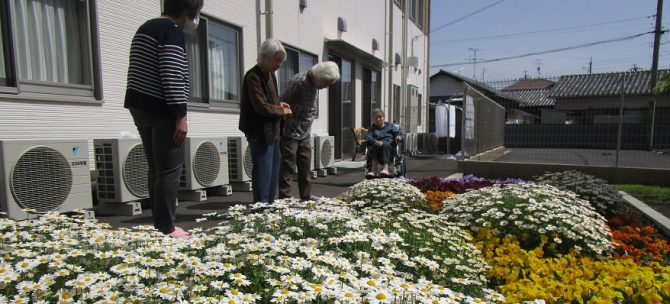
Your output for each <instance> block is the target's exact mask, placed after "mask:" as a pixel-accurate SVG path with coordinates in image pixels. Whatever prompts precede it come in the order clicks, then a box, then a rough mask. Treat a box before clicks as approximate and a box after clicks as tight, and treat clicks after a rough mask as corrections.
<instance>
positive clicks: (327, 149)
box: [321, 141, 333, 165]
mask: <svg viewBox="0 0 670 304" xmlns="http://www.w3.org/2000/svg"><path fill="white" fill-rule="evenodd" d="M332 149H333V147H332V145H331V143H330V141H324V142H323V145H322V146H321V160H322V162H323V161H324V160H328V159H330V158H331V157H332V156H333V155H332V154H333V151H332ZM324 165H326V163H325V162H324Z"/></svg>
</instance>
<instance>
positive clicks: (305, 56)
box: [279, 46, 317, 94]
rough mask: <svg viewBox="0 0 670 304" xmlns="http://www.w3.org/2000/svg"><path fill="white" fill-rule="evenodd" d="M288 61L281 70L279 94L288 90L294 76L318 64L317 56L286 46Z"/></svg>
mask: <svg viewBox="0 0 670 304" xmlns="http://www.w3.org/2000/svg"><path fill="white" fill-rule="evenodd" d="M284 49H286V61H284V63H283V64H282V65H281V67H280V68H279V93H280V94H281V92H282V91H283V90H284V89H286V86H287V85H288V81H289V80H291V77H293V75H295V74H298V73H300V72H304V71H306V70H308V69H309V68H311V67H312V66H313V65H315V64H316V62H317V56H316V55H312V54H310V53H307V52H304V51H301V50H299V49H296V48H292V47H288V46H284Z"/></svg>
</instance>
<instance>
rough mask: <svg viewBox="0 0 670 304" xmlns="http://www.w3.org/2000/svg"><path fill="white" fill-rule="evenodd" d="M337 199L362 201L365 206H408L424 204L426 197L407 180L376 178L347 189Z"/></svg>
mask: <svg viewBox="0 0 670 304" xmlns="http://www.w3.org/2000/svg"><path fill="white" fill-rule="evenodd" d="M339 198H341V199H343V200H344V201H347V202H355V201H363V202H365V203H366V204H375V203H382V204H388V203H392V202H398V203H405V204H410V205H421V204H424V203H425V200H426V197H425V196H424V195H423V193H421V191H420V190H419V189H418V188H417V187H414V186H412V185H411V184H410V183H409V182H408V181H407V180H405V179H400V178H376V179H370V180H364V181H362V182H360V183H358V184H355V185H353V186H351V188H349V191H347V192H345V193H344V194H342V195H340V196H339Z"/></svg>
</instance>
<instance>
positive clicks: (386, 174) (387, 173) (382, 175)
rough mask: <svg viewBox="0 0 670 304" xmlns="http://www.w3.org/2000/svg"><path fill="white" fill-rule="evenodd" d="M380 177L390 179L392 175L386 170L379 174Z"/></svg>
mask: <svg viewBox="0 0 670 304" xmlns="http://www.w3.org/2000/svg"><path fill="white" fill-rule="evenodd" d="M379 176H381V177H390V176H391V175H390V174H389V172H388V171H386V170H382V171H381V172H379Z"/></svg>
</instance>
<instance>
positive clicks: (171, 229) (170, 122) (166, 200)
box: [124, 0, 204, 238]
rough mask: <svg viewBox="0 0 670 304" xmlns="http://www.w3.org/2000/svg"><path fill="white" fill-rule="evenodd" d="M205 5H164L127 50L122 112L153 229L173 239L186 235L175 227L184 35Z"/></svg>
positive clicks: (180, 1)
mask: <svg viewBox="0 0 670 304" xmlns="http://www.w3.org/2000/svg"><path fill="white" fill-rule="evenodd" d="M203 5H204V0H164V2H163V7H164V12H163V15H162V16H160V17H158V18H154V19H151V20H149V21H147V22H145V23H144V24H142V25H141V26H140V28H139V29H138V30H137V32H136V33H135V36H134V37H133V41H132V43H131V45H130V63H129V65H128V84H127V89H126V98H125V103H124V107H126V108H128V109H129V110H130V114H131V115H132V117H133V121H134V123H135V126H136V127H137V130H138V132H139V133H140V137H141V138H142V145H143V147H144V151H145V152H146V156H147V164H148V167H149V172H148V180H149V181H148V187H149V200H150V201H151V210H152V212H153V219H154V227H156V229H158V230H159V231H160V232H162V233H164V234H166V235H169V236H171V237H177V238H181V237H189V236H190V234H189V233H188V232H186V231H184V229H182V228H180V227H176V226H175V225H174V222H175V210H176V203H177V186H178V185H179V176H180V175H181V170H182V166H183V165H184V147H183V146H182V143H183V141H184V138H185V137H186V133H187V132H188V124H187V121H186V103H187V101H188V96H189V77H188V63H187V61H186V52H185V50H184V49H185V46H184V32H183V31H184V30H195V29H196V28H197V26H198V20H199V18H200V10H201V9H202V6H203Z"/></svg>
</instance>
